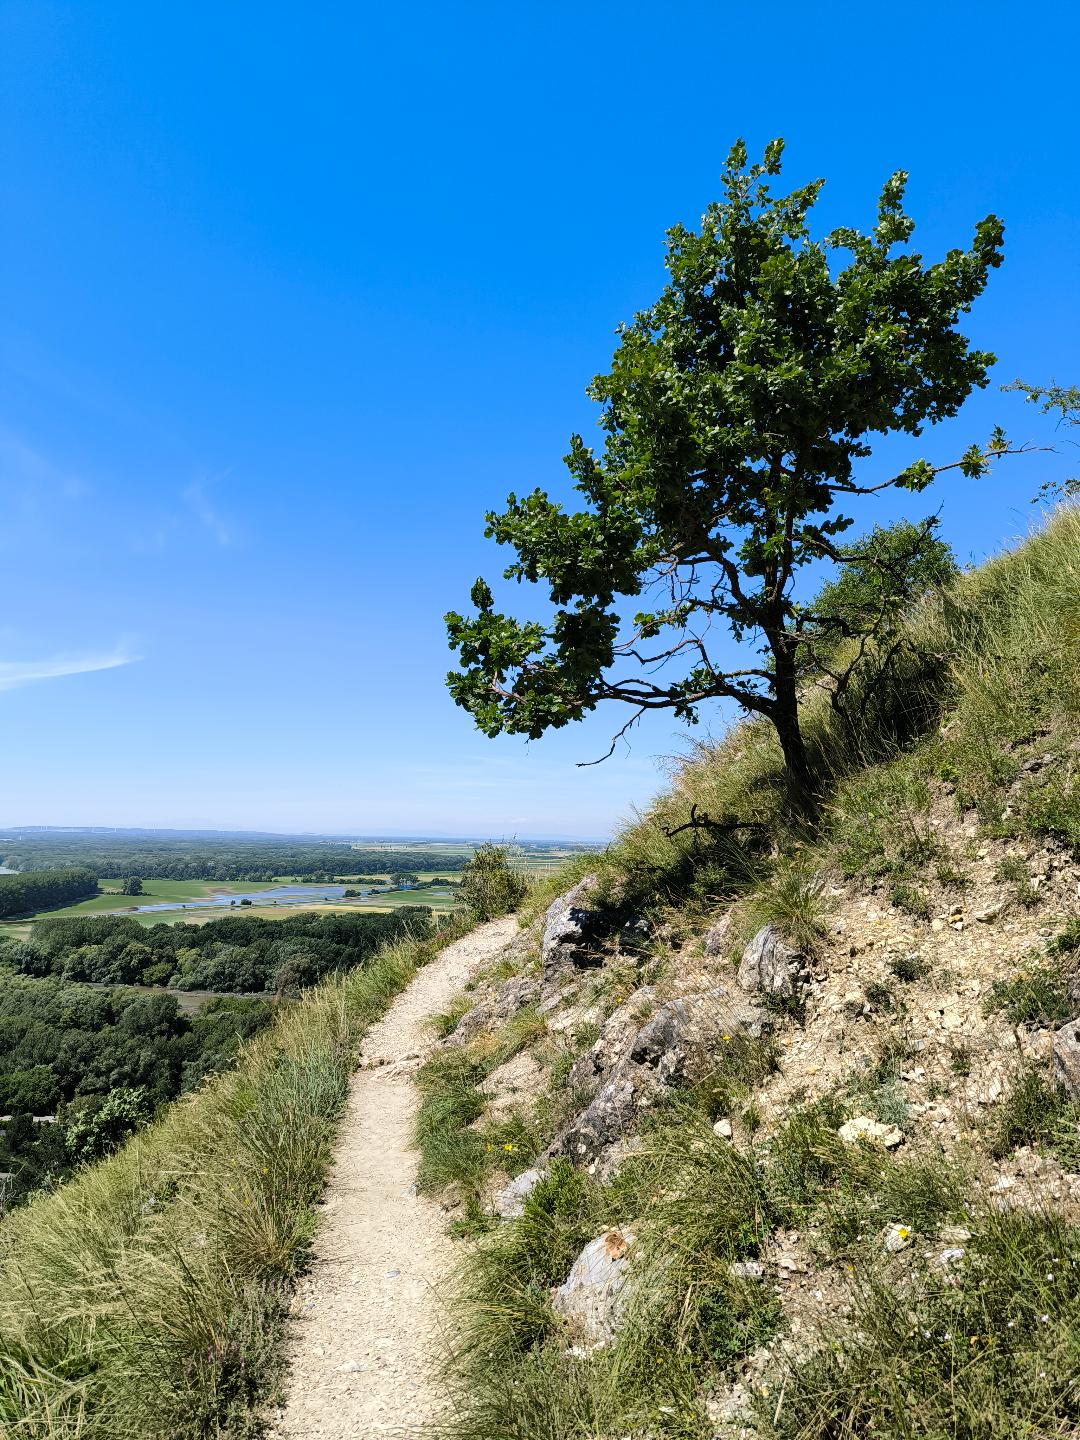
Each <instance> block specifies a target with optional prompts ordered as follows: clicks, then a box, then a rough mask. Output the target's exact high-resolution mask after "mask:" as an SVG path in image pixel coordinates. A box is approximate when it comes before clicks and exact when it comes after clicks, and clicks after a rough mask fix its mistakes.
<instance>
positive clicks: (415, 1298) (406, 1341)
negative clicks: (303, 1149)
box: [272, 916, 517, 1440]
mask: <svg viewBox="0 0 1080 1440" xmlns="http://www.w3.org/2000/svg"><path fill="white" fill-rule="evenodd" d="M516 932H517V921H516V920H515V919H514V918H513V917H512V916H510V917H508V918H506V919H503V920H495V921H492V922H491V923H490V924H488V925H483V926H481V927H480V928H478V929H477V930H474V931H472V932H471V933H470V934H468V935H466V936H464V937H463V938H462V939H461V940H458V941H455V943H454V944H453V945H449V946H447V948H446V949H445V950H444V951H442V953H441V954H439V955H438V956H437V957H436V958H435V959H434V960H433V961H431V963H430V964H428V965H426V966H425V967H424V969H423V970H421V971H420V972H419V974H418V975H417V976H416V978H415V979H414V980H413V981H412V983H411V984H410V985H409V987H408V988H407V989H406V990H404V991H402V993H401V994H400V995H399V996H398V998H397V999H396V1000H395V1001H394V1003H393V1005H392V1006H391V1007H390V1009H389V1010H388V1011H387V1013H386V1015H385V1016H384V1018H383V1019H382V1020H380V1021H379V1023H378V1024H376V1025H374V1026H373V1027H372V1028H371V1030H370V1031H369V1033H368V1035H367V1037H366V1039H365V1041H364V1047H363V1059H362V1066H361V1069H359V1070H358V1071H357V1072H356V1074H355V1075H354V1076H353V1079H352V1082H351V1084H350V1088H349V1099H348V1103H347V1108H346V1113H345V1118H344V1120H343V1122H342V1127H341V1133H340V1135H339V1137H338V1143H337V1147H336V1150H335V1157H334V1166H333V1171H332V1173H331V1177H330V1183H329V1186H328V1188H327V1191H326V1196H325V1203H324V1204H323V1205H321V1206H320V1208H319V1230H318V1235H317V1237H316V1241H315V1249H314V1257H313V1260H312V1265H311V1269H310V1270H309V1272H308V1273H307V1275H306V1276H305V1277H304V1278H303V1279H302V1280H301V1282H300V1284H299V1286H298V1287H297V1292H296V1295H295V1297H294V1300H293V1303H292V1307H291V1308H292V1313H293V1316H294V1318H293V1320H292V1322H291V1333H290V1336H289V1340H288V1376H287V1380H286V1385H285V1396H286V1398H285V1402H284V1405H283V1407H282V1409H281V1410H280V1411H279V1412H278V1414H277V1416H276V1417H275V1420H274V1423H273V1426H272V1433H273V1434H274V1435H275V1436H277V1437H280V1440H316V1437H318V1440H367V1437H375V1436H380V1437H385V1436H393V1437H399V1440H405V1437H415V1436H418V1435H420V1434H421V1433H423V1431H424V1429H425V1427H427V1426H428V1425H430V1423H431V1421H432V1420H433V1419H436V1418H437V1417H438V1415H439V1413H440V1412H441V1411H442V1410H443V1408H444V1406H445V1404H446V1395H445V1392H444V1390H443V1389H442V1387H441V1386H440V1384H439V1382H438V1379H437V1377H436V1374H435V1371H436V1369H437V1365H438V1360H439V1356H440V1351H441V1349H442V1346H441V1343H440V1341H441V1337H442V1334H443V1332H444V1325H445V1318H446V1317H445V1306H444V1301H443V1297H442V1287H443V1285H444V1282H445V1281H446V1279H447V1278H448V1276H449V1273H450V1270H451V1267H452V1265H453V1262H454V1258H455V1256H454V1251H453V1247H452V1242H451V1241H450V1239H449V1237H448V1235H447V1233H446V1223H445V1216H444V1215H443V1212H442V1210H441V1209H440V1207H439V1205H438V1204H437V1203H435V1202H434V1201H432V1200H429V1199H427V1198H426V1197H424V1196H418V1195H417V1194H416V1167H417V1158H418V1157H417V1154H416V1152H415V1150H414V1149H413V1143H412V1122H413V1116H414V1114H415V1109H416V1104H417V1093H416V1087H415V1085H414V1084H413V1082H412V1074H413V1071H414V1070H415V1069H416V1067H417V1066H418V1065H419V1064H420V1063H421V1061H422V1059H423V1057H424V1055H425V1052H427V1051H428V1050H430V1049H431V1047H432V1045H433V1043H434V1037H433V1034H432V1032H431V1030H430V1029H429V1028H428V1027H427V1025H426V1023H425V1022H426V1021H427V1019H428V1017H429V1016H431V1015H433V1014H437V1013H438V1012H439V1011H442V1010H445V1009H447V1007H448V1006H449V1004H450V1002H451V1001H452V1000H453V998H454V997H455V996H456V995H457V994H458V993H459V992H460V990H461V988H462V986H463V985H464V984H465V982H466V981H467V980H469V979H470V978H471V977H472V976H473V975H474V974H475V973H476V972H477V971H478V970H479V969H480V968H481V967H482V966H483V965H485V964H486V963H487V962H488V961H490V960H491V959H493V958H494V957H495V956H496V955H498V954H499V953H500V952H501V951H502V950H504V949H505V948H506V946H507V945H508V944H509V943H510V941H511V940H512V939H513V937H514V935H515V934H516Z"/></svg>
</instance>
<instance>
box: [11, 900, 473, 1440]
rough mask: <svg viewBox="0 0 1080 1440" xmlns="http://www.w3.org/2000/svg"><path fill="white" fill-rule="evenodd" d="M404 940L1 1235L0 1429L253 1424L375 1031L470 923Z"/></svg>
mask: <svg viewBox="0 0 1080 1440" xmlns="http://www.w3.org/2000/svg"><path fill="white" fill-rule="evenodd" d="M465 928H467V927H466V926H465V925H464V923H463V922H460V921H459V922H452V923H451V924H450V925H448V926H447V927H446V928H445V929H443V930H442V931H440V933H439V934H438V936H436V937H434V938H429V939H424V940H420V939H414V940H408V939H407V940H403V941H400V942H398V943H396V944H394V945H392V946H390V947H388V948H386V949H384V950H383V951H381V952H380V953H379V954H378V955H376V956H375V957H374V958H373V959H372V960H371V961H370V962H369V963H368V964H367V965H366V966H364V967H363V968H357V969H356V970H353V971H351V972H349V973H348V974H346V975H344V976H340V977H335V978H333V979H330V980H328V981H326V982H324V983H323V984H321V985H319V986H318V987H317V988H316V989H314V990H312V991H309V992H308V993H306V994H305V995H304V996H303V997H302V998H301V999H300V1000H299V1001H297V1002H295V1003H294V1004H292V1005H289V1006H287V1007H283V1008H282V1010H281V1011H280V1012H279V1014H278V1017H277V1019H276V1021H275V1023H274V1024H273V1025H272V1026H271V1027H270V1028H269V1029H268V1030H266V1031H264V1032H263V1033H262V1034H260V1035H259V1036H258V1037H257V1038H256V1039H255V1040H254V1041H253V1042H252V1043H251V1044H250V1045H249V1046H247V1047H246V1048H245V1049H244V1050H243V1051H242V1052H241V1054H240V1057H239V1060H238V1062H237V1065H236V1067H235V1068H234V1069H233V1070H231V1071H229V1072H227V1073H225V1074H223V1075H219V1076H216V1077H214V1078H213V1079H212V1080H210V1081H209V1082H207V1083H206V1084H205V1085H204V1086H203V1088H202V1089H201V1090H199V1091H198V1092H197V1093H196V1094H194V1095H193V1096H191V1097H189V1098H187V1099H185V1100H181V1101H179V1102H177V1103H176V1104H175V1105H173V1106H172V1107H171V1108H170V1109H169V1110H168V1111H167V1113H166V1115H165V1117H164V1118H163V1119H162V1120H161V1121H160V1122H159V1123H158V1124H157V1125H155V1126H153V1127H152V1128H151V1129H149V1130H147V1131H145V1132H143V1133H142V1134H140V1135H138V1136H137V1137H135V1138H134V1139H133V1140H132V1141H130V1142H129V1143H128V1144H127V1145H126V1146H125V1147H124V1149H123V1150H121V1151H119V1152H118V1153H117V1154H116V1155H114V1156H112V1157H111V1158H110V1159H108V1160H105V1161H103V1162H101V1163H99V1164H97V1165H93V1166H90V1167H88V1168H87V1169H85V1170H84V1171H82V1172H81V1173H80V1174H79V1175H77V1176H76V1177H75V1178H74V1179H73V1180H72V1181H71V1182H70V1183H68V1184H67V1185H65V1186H64V1187H63V1188H62V1189H60V1190H58V1191H57V1192H56V1193H54V1194H52V1195H47V1196H43V1197H41V1198H39V1199H37V1200H35V1201H34V1202H32V1203H31V1204H30V1205H28V1206H26V1207H25V1208H24V1209H22V1210H20V1211H18V1212H16V1213H14V1214H12V1215H11V1217H10V1218H9V1219H7V1220H5V1222H4V1224H3V1226H2V1227H0V1433H2V1434H5V1435H8V1434H10V1435H12V1436H18V1437H20V1440H22V1437H24V1436H25V1437H28V1440H29V1437H32V1440H68V1437H70V1440H75V1437H79V1440H156V1437H161V1440H166V1437H168V1440H209V1437H219V1436H225V1435H230V1436H243V1435H247V1434H252V1435H254V1434H255V1433H257V1429H258V1422H257V1420H256V1416H257V1413H258V1410H259V1407H260V1404H261V1402H262V1401H263V1400H264V1399H265V1398H266V1394H267V1388H268V1386H269V1385H270V1383H271V1382H272V1379H273V1375H274V1372H275V1366H276V1359H277V1353H276V1352H277V1347H278V1343H279V1337H280V1334H281V1321H282V1319H283V1317H284V1312H285V1306H286V1304H287V1301H288V1297H289V1292H290V1285H291V1281H292V1279H293V1277H294V1276H295V1275H296V1273H297V1271H298V1270H299V1269H300V1268H301V1267H302V1266H303V1264H304V1261H305V1258H306V1256H307V1254H308V1251H309V1246H310V1243H311V1239H312V1232H313V1226H314V1212H313V1208H312V1207H313V1202H314V1201H315V1200H316V1198H317V1197H318V1195H319V1193H320V1191H321V1188H322V1185H323V1182H324V1178H325V1174H326V1169H327V1165H328V1162H329V1158H330V1153H331V1146H332V1142H333V1137H334V1133H335V1128H336V1119H337V1116H338V1113H339V1111H340V1109H341V1107H342V1104H343V1102H344V1099H345V1094H346V1089H347V1085H348V1078H349V1074H350V1071H351V1070H352V1068H353V1066H354V1064H355V1059H356V1055H357V1052H358V1047H359V1042H360V1039H361V1037H362V1035H363V1033H364V1031H365V1030H366V1029H367V1027H368V1026H369V1025H370V1024H371V1023H372V1021H374V1020H375V1019H376V1018H377V1017H378V1016H379V1015H380V1014H382V1012H383V1011H384V1010H385V1008H386V1007H387V1005H388V1004H389V1002H390V1000H391V999H392V997H393V996H394V995H395V994H396V993H397V992H398V991H399V990H400V989H401V988H402V987H403V986H404V985H405V984H406V983H407V982H408V981H409V979H410V978H411V977H412V975H413V974H414V973H415V970H416V968H417V967H418V966H419V965H422V964H424V963H425V962H426V961H427V960H428V959H430V958H431V957H432V956H433V955H434V954H435V953H436V952H437V951H438V949H440V948H441V947H442V946H443V945H444V944H445V943H447V942H448V941H449V940H451V939H453V938H455V937H456V936H457V935H459V934H461V933H463V930H464V929H465Z"/></svg>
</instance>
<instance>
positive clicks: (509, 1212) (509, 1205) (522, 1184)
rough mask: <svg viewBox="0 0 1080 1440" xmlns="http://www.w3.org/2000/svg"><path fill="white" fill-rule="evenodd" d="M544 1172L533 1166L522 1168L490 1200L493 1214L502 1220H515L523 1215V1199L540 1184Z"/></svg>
mask: <svg viewBox="0 0 1080 1440" xmlns="http://www.w3.org/2000/svg"><path fill="white" fill-rule="evenodd" d="M545 1173H546V1172H545V1171H543V1170H539V1169H535V1168H534V1169H531V1170H523V1171H522V1172H521V1174H520V1175H518V1176H515V1178H514V1179H513V1180H511V1181H510V1183H509V1185H504V1186H503V1188H502V1189H501V1190H500V1191H499V1192H498V1193H497V1194H496V1196H495V1199H494V1200H493V1202H492V1204H493V1206H494V1209H495V1214H496V1215H498V1216H499V1217H500V1218H501V1219H503V1220H516V1219H517V1218H518V1216H519V1215H524V1214H525V1201H526V1200H527V1199H528V1198H529V1196H530V1195H531V1194H532V1192H533V1191H534V1190H535V1189H536V1187H537V1185H539V1184H540V1181H541V1180H542V1179H543V1178H544V1175H545Z"/></svg>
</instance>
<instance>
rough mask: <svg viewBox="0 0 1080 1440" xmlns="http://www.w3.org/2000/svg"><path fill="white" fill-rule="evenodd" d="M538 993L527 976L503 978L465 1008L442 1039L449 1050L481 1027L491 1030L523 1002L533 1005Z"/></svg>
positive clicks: (515, 1011) (522, 1008)
mask: <svg viewBox="0 0 1080 1440" xmlns="http://www.w3.org/2000/svg"><path fill="white" fill-rule="evenodd" d="M539 995H540V983H539V981H538V980H534V979H533V978H532V977H531V976H528V975H513V976H511V977H510V979H509V980H505V981H504V982H503V984H502V985H501V986H500V987H499V989H498V990H496V992H495V993H494V995H490V996H488V998H487V999H486V1000H481V1001H480V1002H479V1003H478V1004H476V1005H474V1006H473V1008H472V1009H471V1010H467V1011H466V1012H465V1014H464V1015H463V1016H462V1017H461V1019H460V1020H459V1021H458V1023H457V1025H456V1026H455V1027H454V1029H453V1030H452V1031H451V1033H450V1034H449V1035H448V1036H447V1037H446V1039H445V1040H444V1041H443V1044H444V1045H445V1046H446V1048H447V1049H449V1050H454V1049H457V1048H458V1047H459V1046H462V1045H468V1043H469V1041H470V1040H472V1039H474V1038H475V1037H476V1036H477V1035H480V1034H482V1033H483V1032H484V1031H485V1030H492V1029H495V1028H497V1027H498V1026H499V1025H503V1024H505V1023H506V1021H507V1020H510V1019H512V1018H513V1017H514V1016H515V1015H516V1014H517V1013H518V1011H519V1010H524V1009H525V1007H526V1005H532V1004H535V1002H536V1000H537V999H538V998H539Z"/></svg>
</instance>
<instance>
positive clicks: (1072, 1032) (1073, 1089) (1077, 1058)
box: [1054, 1020, 1080, 1100]
mask: <svg viewBox="0 0 1080 1440" xmlns="http://www.w3.org/2000/svg"><path fill="white" fill-rule="evenodd" d="M1054 1075H1055V1078H1056V1079H1057V1081H1058V1083H1059V1084H1060V1085H1062V1086H1064V1088H1065V1090H1066V1091H1067V1093H1068V1095H1069V1098H1070V1099H1071V1100H1080V1020H1070V1021H1069V1023H1068V1024H1067V1025H1063V1026H1062V1027H1061V1029H1060V1030H1058V1031H1056V1032H1055V1034H1054Z"/></svg>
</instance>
